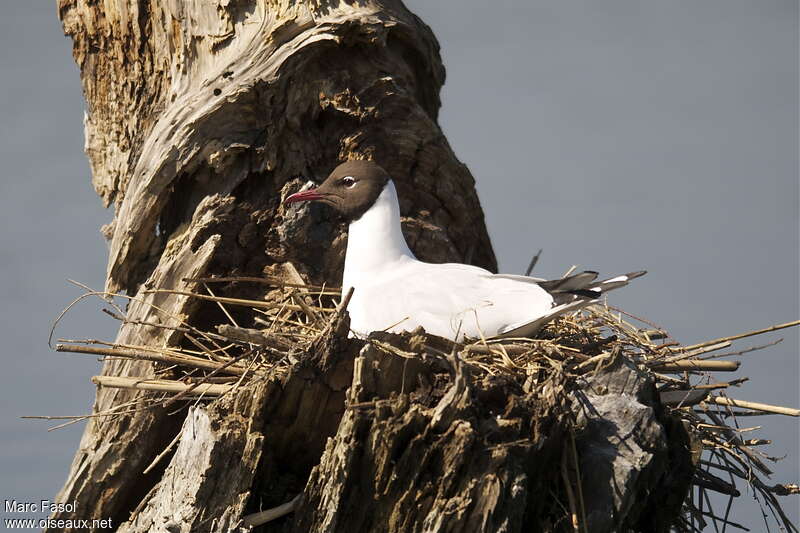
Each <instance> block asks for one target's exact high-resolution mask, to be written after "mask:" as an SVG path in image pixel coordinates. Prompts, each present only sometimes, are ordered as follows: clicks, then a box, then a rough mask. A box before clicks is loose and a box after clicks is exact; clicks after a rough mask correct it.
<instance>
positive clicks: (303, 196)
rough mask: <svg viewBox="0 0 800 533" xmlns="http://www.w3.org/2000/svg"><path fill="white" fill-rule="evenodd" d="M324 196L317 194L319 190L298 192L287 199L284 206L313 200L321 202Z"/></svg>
mask: <svg viewBox="0 0 800 533" xmlns="http://www.w3.org/2000/svg"><path fill="white" fill-rule="evenodd" d="M321 199H322V195H321V194H320V193H318V192H317V189H308V190H307V191H300V192H296V193H294V194H292V195H290V196H287V197H286V200H284V201H283V203H284V204H293V203H295V202H310V201H313V200H321Z"/></svg>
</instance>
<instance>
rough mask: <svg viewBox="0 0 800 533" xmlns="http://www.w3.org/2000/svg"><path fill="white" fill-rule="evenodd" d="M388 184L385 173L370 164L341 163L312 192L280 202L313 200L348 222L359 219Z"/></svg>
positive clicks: (289, 202) (370, 162)
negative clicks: (336, 212)
mask: <svg viewBox="0 0 800 533" xmlns="http://www.w3.org/2000/svg"><path fill="white" fill-rule="evenodd" d="M388 182H389V174H387V173H386V171H385V170H383V169H382V168H381V167H380V165H378V164H377V163H374V162H372V161H348V162H346V163H342V164H341V165H339V166H338V167H336V168H335V169H333V172H331V173H330V175H329V176H328V177H327V179H325V181H324V182H322V185H320V186H319V187H317V188H316V189H309V190H307V191H302V192H298V193H295V194H293V195H291V196H289V197H287V198H286V200H284V201H283V203H285V204H291V203H294V202H308V201H316V202H322V203H324V204H328V205H330V206H332V207H333V208H334V209H336V210H337V211H338V212H339V213H341V215H342V216H343V217H344V218H346V219H347V220H348V221H352V220H357V219H358V218H360V217H361V215H363V214H364V213H365V212H366V211H367V210H368V209H369V208H370V207H372V204H374V203H375V200H376V199H377V198H378V196H379V195H380V194H381V191H383V188H384V187H385V186H386V184H387V183H388Z"/></svg>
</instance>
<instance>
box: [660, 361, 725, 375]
mask: <svg viewBox="0 0 800 533" xmlns="http://www.w3.org/2000/svg"><path fill="white" fill-rule="evenodd" d="M649 363H650V368H651V369H652V370H653V371H655V372H684V371H687V370H710V371H713V372H735V371H736V370H738V369H739V364H740V363H739V361H706V360H704V359H685V360H683V361H673V362H671V363H662V362H661V361H658V360H655V361H650V362H649Z"/></svg>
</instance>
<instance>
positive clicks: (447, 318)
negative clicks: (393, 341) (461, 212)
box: [284, 160, 645, 342]
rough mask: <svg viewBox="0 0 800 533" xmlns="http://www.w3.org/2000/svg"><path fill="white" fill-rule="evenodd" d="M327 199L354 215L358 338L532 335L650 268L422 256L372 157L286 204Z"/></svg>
mask: <svg viewBox="0 0 800 533" xmlns="http://www.w3.org/2000/svg"><path fill="white" fill-rule="evenodd" d="M305 201H315V202H321V203H323V204H327V205H329V206H331V207H333V208H334V209H335V210H336V211H337V212H339V213H340V214H341V215H342V216H343V217H344V219H345V220H346V221H348V222H349V230H348V236H347V251H346V255H345V261H344V275H343V277H342V294H347V292H348V291H349V290H350V288H351V287H352V288H353V295H352V298H351V300H350V304H349V306H348V308H347V310H348V312H349V313H350V329H351V331H352V333H354V334H355V335H357V336H367V335H369V334H370V333H371V332H373V331H391V332H396V333H397V332H402V331H413V330H415V329H416V328H418V327H422V329H424V330H425V331H426V332H427V333H430V334H433V335H437V336H439V337H444V338H447V339H450V340H453V341H459V342H460V341H463V340H464V339H466V338H469V339H478V338H492V337H529V338H530V337H534V336H535V335H536V334H537V333H538V332H539V331H540V330H541V328H542V327H543V326H544V325H545V324H547V323H548V322H549V321H551V320H553V319H554V318H556V317H558V316H561V315H563V314H565V313H570V312H573V311H577V310H579V309H581V308H582V307H585V306H587V305H589V304H591V303H594V302H596V301H597V299H598V298H600V297H601V296H603V295H604V294H605V293H606V292H608V291H609V290H612V289H616V288H618V287H622V286H624V285H627V284H628V282H629V281H630V280H632V279H634V278H637V277H639V276H642V275H643V274H645V272H644V271H640V272H631V273H628V274H624V275H621V276H616V277H614V278H611V279H607V280H604V281H596V279H597V276H598V274H597V272H592V271H584V272H580V273H578V274H574V275H569V276H565V277H563V278H560V279H556V280H543V279H539V278H532V277H528V276H519V275H513V274H493V273H492V272H490V271H488V270H485V269H483V268H480V267H476V266H472V265H465V264H459V263H443V264H438V263H426V262H423V261H420V260H418V259H417V258H416V257H415V256H414V254H413V253H412V252H411V250H410V249H409V247H408V244H407V243H406V240H405V238H404V237H403V232H402V230H401V224H400V205H399V203H398V200H397V191H396V190H395V186H394V183H393V182H392V179H391V178H390V177H389V174H387V172H386V171H385V170H384V169H383V168H381V167H380V166H379V165H378V164H377V163H375V162H372V161H355V160H354V161H348V162H345V163H342V164H341V165H339V166H337V167H336V168H335V169H334V170H333V172H331V174H330V175H329V176H328V178H327V179H326V180H325V181H324V182H323V183H322V184H321V185H320V186H319V187H317V188H312V189H308V190H304V191H301V192H298V193H295V194H292V195H290V196H288V197H287V198H286V199H285V200H284V203H285V204H291V203H295V202H305Z"/></svg>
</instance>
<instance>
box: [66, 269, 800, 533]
mask: <svg viewBox="0 0 800 533" xmlns="http://www.w3.org/2000/svg"><path fill="white" fill-rule="evenodd" d="M292 279H293V281H295V283H287V282H286V280H285V279H265V278H245V277H236V278H207V279H196V280H186V281H188V282H192V283H193V286H194V287H195V289H193V290H194V292H180V291H159V292H167V293H173V294H180V295H183V296H189V297H191V298H196V299H198V300H202V301H205V302H211V303H212V304H213V305H216V306H218V308H219V309H220V310H222V311H223V312H224V314H225V316H226V317H227V318H228V323H227V324H219V325H215V326H213V327H207V328H205V329H201V328H195V327H193V326H192V325H190V324H187V323H183V322H180V321H178V322H176V323H177V325H174V326H169V327H172V328H173V329H176V330H178V331H182V332H184V333H186V334H187V337H191V339H192V342H191V343H189V342H187V343H185V344H184V345H183V346H182V347H170V348H158V347H153V346H133V345H121V344H115V343H113V342H103V341H99V340H94V339H88V340H87V339H84V340H77V341H76V340H72V341H64V340H63V339H62V340H61V341H60V343H59V344H58V345H57V347H56V349H57V350H58V351H62V352H76V353H84V354H92V355H97V356H102V357H104V358H132V359H143V360H150V361H154V362H157V363H159V364H158V365H157V368H160V369H162V370H160V371H159V372H158V374H159V375H158V376H157V377H156V378H152V377H143V378H141V379H138V378H135V377H116V376H95V377H94V378H92V380H93V382H94V383H96V384H97V385H99V386H102V387H119V388H127V389H140V390H145V391H152V392H151V393H150V394H148V395H147V399H148V402H149V405H163V404H164V403H174V402H175V401H177V400H190V399H191V400H195V401H202V400H207V401H215V400H217V399H218V398H219V397H222V396H225V395H228V394H229V393H231V392H232V391H233V390H235V389H236V388H238V387H243V386H246V385H247V384H248V383H250V382H252V381H253V380H262V379H267V378H279V377H280V376H281V375H285V374H286V373H287V372H288V371H289V370H290V368H291V367H292V365H294V364H296V363H297V362H298V360H300V359H302V358H303V357H304V354H306V353H307V352H308V350H309V349H310V347H311V346H312V343H314V341H315V340H316V339H318V338H319V337H320V336H321V335H323V334H324V333H326V332H327V334H330V329H331V328H330V325H331V324H332V323H333V322H335V320H336V318H337V317H339V316H341V315H342V314H343V308H344V307H345V306H346V303H347V298H344V302H342V303H341V304H340V303H339V300H340V294H339V291H338V290H335V289H330V288H326V287H315V286H310V285H305V284H303V283H302V281H301V280H299V279H297V277H295V278H292ZM242 284H244V285H249V286H250V287H251V288H252V287H254V286H260V287H263V293H264V295H265V296H264V299H263V300H248V299H236V298H226V297H218V296H215V295H214V294H216V293H220V288H222V287H230V286H236V285H239V286H241V285H242ZM89 294H95V295H97V294H100V295H103V293H89ZM84 296H86V295H84ZM105 296H108V295H105ZM229 310H230V311H233V314H234V315H235V314H236V312H235V311H234V310H238V311H239V312H241V311H242V310H244V311H247V312H248V313H249V314H250V316H252V317H254V319H253V320H251V324H250V325H251V326H254V327H248V328H244V327H239V326H238V325H236V324H237V322H236V320H234V318H233V315H232V314H231V313H230V312H229ZM104 311H105V312H107V313H108V314H111V315H112V316H115V317H116V318H118V319H119V320H122V321H124V320H125V316H124V312H123V311H122V310H121V309H120V308H116V310H109V309H106V310H104ZM173 318H175V317H173ZM798 323H800V321H795V322H791V323H786V324H780V325H775V326H772V327H767V328H764V329H760V330H756V331H751V332H747V333H742V334H739V335H733V336H730V337H726V338H720V339H713V340H709V341H706V342H701V343H698V344H693V345H690V346H683V345H680V344H679V343H678V342H676V341H674V340H673V339H672V338H671V337H670V336H669V334H668V333H667V332H666V331H664V330H663V329H661V328H658V327H655V326H654V325H652V324H650V323H649V322H647V321H646V320H643V319H640V318H638V317H635V316H633V315H630V314H627V313H625V312H623V311H621V310H619V309H615V308H613V307H611V306H608V305H605V304H602V303H598V304H597V305H593V306H591V307H588V308H586V309H585V310H583V311H581V312H579V313H576V314H573V315H570V316H567V317H563V318H561V319H558V320H557V321H555V322H553V323H551V324H550V325H549V326H548V327H547V328H546V329H545V330H544V331H543V332H542V333H541V334H540V335H539V338H536V339H525V338H513V339H473V340H472V341H470V342H467V343H464V344H453V343H451V342H449V341H446V340H444V339H440V338H434V337H431V336H428V335H425V334H424V333H423V332H421V331H417V332H414V333H412V334H405V335H400V336H395V335H380V334H377V335H373V336H371V337H370V339H368V340H366V343H368V344H372V345H373V346H375V347H377V348H379V349H380V350H384V351H389V352H392V353H396V354H398V355H401V356H402V357H410V358H425V359H428V360H430V359H436V358H439V359H441V360H443V361H445V360H447V361H452V360H454V359H455V360H458V361H460V363H461V364H462V365H463V366H464V367H466V368H468V369H469V371H470V373H471V375H472V376H473V377H474V378H475V379H483V378H485V377H487V376H491V377H496V378H502V379H503V380H506V382H507V383H512V384H515V385H514V386H517V387H521V388H524V389H525V390H530V389H531V388H535V387H542V386H545V385H546V384H547V383H550V382H552V381H553V380H554V379H555V378H558V380H560V381H561V382H562V383H570V382H575V381H576V380H578V379H580V378H581V377H585V376H587V375H591V374H593V373H595V372H597V371H598V369H600V368H603V367H604V366H605V365H607V364H608V362H609V361H610V360H611V359H613V358H618V357H622V358H625V359H626V360H627V361H629V362H632V363H633V364H634V365H635V366H636V367H638V369H639V370H640V371H641V372H644V373H645V374H647V375H648V376H649V377H650V378H651V379H652V381H653V382H654V383H655V387H656V390H657V392H658V394H659V396H660V400H661V404H662V405H663V406H664V409H665V412H666V413H667V414H668V415H669V416H670V417H673V419H675V420H679V421H680V423H682V425H683V427H684V428H686V429H687V430H688V433H689V435H691V439H690V440H691V443H692V444H691V447H692V461H693V464H694V468H695V472H694V475H693V480H692V483H693V485H694V487H693V489H692V490H691V491H689V496H688V497H687V498H685V500H684V502H683V507H682V513H681V516H680V517H679V518H678V520H677V521H676V522H675V523H674V524H672V528H673V529H674V530H676V531H700V530H702V529H703V528H704V527H706V526H707V525H708V526H710V525H712V524H713V525H714V526H719V527H720V528H721V529H724V527H725V526H727V527H728V528H742V529H744V528H743V527H742V526H739V525H738V524H737V523H736V522H735V520H734V519H735V516H734V515H735V505H733V506H732V505H731V502H733V503H735V501H736V499H737V498H738V497H740V494H741V492H740V490H739V488H737V487H740V488H741V487H746V486H749V489H750V490H751V492H752V493H753V494H754V495H755V497H756V499H757V500H758V501H759V502H760V504H761V505H762V509H764V510H766V511H767V512H769V513H771V515H772V516H773V517H774V518H775V520H776V521H777V523H778V524H779V527H780V528H785V529H786V530H788V531H797V528H796V527H795V526H794V525H793V524H791V522H790V520H789V518H788V517H787V516H786V515H785V514H784V511H783V510H782V508H781V503H780V502H779V500H778V498H779V497H780V496H786V495H790V494H798V493H800V490H799V489H798V486H797V485H789V484H770V483H768V482H767V481H766V477H767V476H768V475H769V474H770V473H771V471H770V469H769V468H768V466H767V464H766V463H767V462H768V461H770V460H774V459H773V458H770V457H768V456H767V455H765V454H764V453H762V452H761V451H760V448H759V447H760V446H761V445H764V444H769V443H770V442H771V441H770V440H769V439H768V438H765V437H767V436H764V435H760V436H759V437H756V436H755V433H756V430H757V429H758V428H757V427H748V426H752V425H753V424H749V423H745V422H744V421H745V420H752V419H751V418H744V417H751V416H756V415H766V414H780V415H789V416H795V417H796V416H800V410H798V409H792V408H786V407H780V406H774V405H766V404H761V403H754V402H748V401H741V400H737V399H735V394H734V395H729V393H731V392H732V391H733V390H735V389H736V387H738V386H739V385H741V384H742V383H744V382H745V381H747V380H748V378H746V377H740V378H733V379H730V378H727V377H720V376H729V375H730V373H731V372H734V371H736V370H738V368H739V365H740V363H739V361H736V360H732V359H731V358H732V357H736V356H740V355H743V354H745V353H747V352H751V351H754V350H758V349H762V348H765V347H767V346H770V345H771V344H775V343H774V342H773V343H770V344H764V345H759V346H750V347H746V348H738V347H735V348H732V343H733V342H734V341H738V340H740V339H744V338H747V337H752V336H756V335H760V334H763V333H767V332H771V331H776V330H779V329H782V328H787V327H790V326H796V325H798ZM154 327H168V326H164V325H163V323H162V324H154ZM778 342H779V341H778ZM442 379H445V380H447V379H448V377H447V376H446V375H445V376H444V377H443V378H442ZM732 396H733V397H732ZM81 418H84V417H74V419H71V420H70V421H69V422H67V423H72V422H74V421H77V420H79V419H81ZM63 425H64V424H62V426H63ZM57 427H60V426H57ZM567 489H568V492H569V496H570V498H569V500H570V501H569V503H568V504H567V503H565V504H564V513H565V515H567V520H569V515H570V514H571V515H572V519H573V521H579V520H580V518H581V517H580V509H578V507H579V506H580V501H579V499H578V497H577V494H578V493H579V487H573V489H574V490H569V487H567ZM709 492H716V493H719V494H722V495H724V496H725V497H726V498H728V505H726V506H725V509H724V510H723V511H722V512H720V511H719V510H718V509H713V508H712V507H711V500H710V499H709V497H708V493H709ZM716 501H719V500H718V499H717V500H716ZM717 507H719V505H717ZM732 507H733V510H732ZM576 531H577V529H576Z"/></svg>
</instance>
